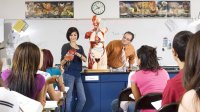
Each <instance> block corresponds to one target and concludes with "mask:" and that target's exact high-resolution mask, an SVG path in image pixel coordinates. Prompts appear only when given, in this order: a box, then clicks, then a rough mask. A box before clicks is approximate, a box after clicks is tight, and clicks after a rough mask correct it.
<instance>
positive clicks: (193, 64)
mask: <svg viewBox="0 0 200 112" xmlns="http://www.w3.org/2000/svg"><path fill="white" fill-rule="evenodd" d="M184 73H185V75H184V76H183V80H184V81H183V82H184V87H185V88H186V89H187V90H190V89H195V88H197V87H200V81H199V80H200V31H198V32H197V33H195V34H194V35H193V36H192V37H191V39H190V40H189V42H188V45H187V48H186V54H185V66H184Z"/></svg>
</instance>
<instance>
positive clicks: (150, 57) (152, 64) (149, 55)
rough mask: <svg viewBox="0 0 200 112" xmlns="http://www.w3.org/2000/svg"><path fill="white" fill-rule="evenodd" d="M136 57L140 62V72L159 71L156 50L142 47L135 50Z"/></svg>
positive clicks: (145, 46)
mask: <svg viewBox="0 0 200 112" xmlns="http://www.w3.org/2000/svg"><path fill="white" fill-rule="evenodd" d="M137 56H138V58H139V59H140V60H141V64H140V65H139V68H140V70H150V71H157V70H158V69H160V66H159V63H158V58H157V52H156V48H153V47H151V46H147V45H143V46H141V47H140V48H139V49H138V50H137Z"/></svg>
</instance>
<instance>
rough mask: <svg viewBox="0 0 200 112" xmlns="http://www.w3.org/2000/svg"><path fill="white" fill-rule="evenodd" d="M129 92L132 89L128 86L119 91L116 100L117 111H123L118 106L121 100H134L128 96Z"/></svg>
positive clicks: (130, 92)
mask: <svg viewBox="0 0 200 112" xmlns="http://www.w3.org/2000/svg"><path fill="white" fill-rule="evenodd" d="M130 94H132V90H131V88H130V87H129V88H126V89H124V90H122V91H121V92H120V94H119V97H118V100H119V101H118V112H123V110H122V109H121V108H120V102H121V101H135V100H134V99H132V98H131V97H129V95H130Z"/></svg>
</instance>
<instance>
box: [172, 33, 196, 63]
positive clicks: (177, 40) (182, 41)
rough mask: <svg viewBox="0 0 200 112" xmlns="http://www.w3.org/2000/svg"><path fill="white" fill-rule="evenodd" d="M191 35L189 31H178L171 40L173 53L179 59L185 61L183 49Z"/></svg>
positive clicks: (184, 49)
mask: <svg viewBox="0 0 200 112" xmlns="http://www.w3.org/2000/svg"><path fill="white" fill-rule="evenodd" d="M192 35H193V33H192V32H190V31H181V32H178V33H177V34H176V35H175V37H174V40H173V50H172V51H173V54H174V56H175V57H176V56H177V57H178V58H179V60H180V61H182V62H184V61H185V51H186V47H187V43H188V41H189V39H190V37H191V36H192Z"/></svg>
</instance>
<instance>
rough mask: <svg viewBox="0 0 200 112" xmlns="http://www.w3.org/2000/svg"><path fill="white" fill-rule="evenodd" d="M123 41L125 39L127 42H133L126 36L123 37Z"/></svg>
mask: <svg viewBox="0 0 200 112" xmlns="http://www.w3.org/2000/svg"><path fill="white" fill-rule="evenodd" d="M122 39H124V40H127V41H131V39H129V38H126V37H125V36H123V38H122Z"/></svg>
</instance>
